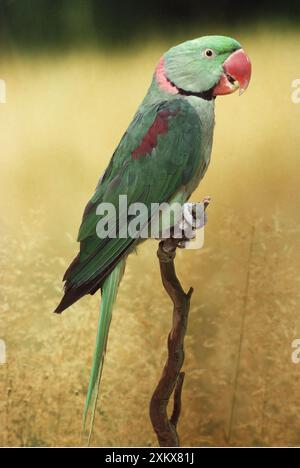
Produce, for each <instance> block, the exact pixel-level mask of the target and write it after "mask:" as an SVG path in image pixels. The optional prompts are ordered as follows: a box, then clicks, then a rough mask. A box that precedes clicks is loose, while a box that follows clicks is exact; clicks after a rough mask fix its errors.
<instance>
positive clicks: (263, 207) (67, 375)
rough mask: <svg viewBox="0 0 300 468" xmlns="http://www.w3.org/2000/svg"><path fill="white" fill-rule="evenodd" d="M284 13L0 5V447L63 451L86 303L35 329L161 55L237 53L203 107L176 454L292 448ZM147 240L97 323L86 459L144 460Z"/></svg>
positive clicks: (237, 6)
mask: <svg viewBox="0 0 300 468" xmlns="http://www.w3.org/2000/svg"><path fill="white" fill-rule="evenodd" d="M299 25H300V4H299V2H298V1H296V0H295V1H292V0H286V1H285V2H281V3H278V4H275V5H274V3H273V2H271V1H269V0H261V1H260V2H259V4H253V2H251V3H249V2H248V3H246V2H244V4H243V3H241V2H237V1H235V0H231V1H227V0H222V1H218V2H217V3H215V4H214V3H205V2H201V1H199V0H198V1H194V0H187V1H185V2H179V1H177V0H173V2H172V3H171V4H170V3H169V2H163V1H161V0H160V1H156V0H152V1H151V2H148V1H144V2H138V1H137V0H136V1H135V0H131V1H128V0H127V1H125V2H120V3H118V4H117V3H116V2H113V1H106V0H99V1H96V0H85V1H83V0H72V1H71V0H51V1H50V0H22V1H21V0H15V1H14V0H0V79H1V80H5V83H6V104H0V177H1V179H0V233H1V245H0V275H1V282H0V297H1V300H0V339H1V340H3V341H4V342H5V344H6V349H7V362H6V364H3V365H0V446H79V445H81V440H80V431H81V420H82V410H83V405H84V399H85V395H86V391H87V385H88V380H89V371H90V366H91V359H92V354H93V348H94V340H95V334H96V327H97V317H98V307H99V301H100V297H99V295H98V296H97V297H85V298H84V299H82V300H81V301H80V302H79V303H77V304H76V305H75V306H73V307H72V308H71V309H69V310H68V311H66V312H65V313H64V314H63V315H62V316H56V315H54V314H52V310H53V309H54V308H55V306H56V305H57V303H58V301H59V299H60V297H61V292H62V283H61V278H62V276H63V273H64V271H65V269H66V267H67V266H68V264H69V262H70V261H71V259H72V258H73V256H74V254H75V252H76V251H77V248H78V246H77V243H76V236H77V230H78V227H79V224H80V221H81V216H82V211H83V209H84V207H85V204H86V202H87V200H88V199H89V197H90V196H91V194H92V193H93V190H94V187H95V185H96V183H97V180H98V178H99V176H100V175H101V173H102V171H103V170H104V169H105V167H106V165H107V164H108V162H109V159H110V157H111V155H112V153H113V151H114V148H115V147H116V145H117V144H118V142H119V139H120V137H121V136H122V134H123V132H124V130H125V129H126V128H127V126H128V124H129V122H130V120H131V118H132V116H133V114H134V112H135V111H136V109H137V107H138V105H139V103H140V101H141V100H142V98H143V97H144V95H145V92H146V91H147V88H148V86H149V84H150V81H151V77H152V73H153V70H154V68H155V66H156V64H157V62H158V59H159V57H160V56H161V55H162V53H163V52H164V51H165V50H166V49H168V48H169V47H170V46H172V45H174V44H176V43H178V42H181V41H184V40H187V39H191V38H193V37H198V36H202V35H205V34H226V35H230V36H233V37H235V38H236V39H238V40H239V41H240V42H241V43H242V45H243V47H244V48H245V50H246V51H247V53H248V54H249V56H250V57H251V60H252V63H253V78H252V82H251V84H250V87H249V89H248V91H247V93H246V94H244V95H243V96H242V97H239V96H238V95H233V96H230V97H224V98H218V99H217V102H216V121H217V125H216V131H215V140H214V150H213V156H212V163H211V166H210V169H209V171H208V173H207V175H206V178H205V181H203V183H202V184H201V186H200V187H199V189H198V190H197V192H196V193H195V194H194V196H193V200H195V201H198V200H200V199H202V198H203V196H206V195H210V196H211V197H212V203H211V206H210V207H209V223H208V226H207V228H206V243H205V247H204V249H203V250H199V251H196V252H194V251H187V252H179V253H178V256H177V260H176V262H177V270H178V275H179V277H180V278H181V280H182V283H183V285H184V287H185V288H187V289H188V288H189V287H190V286H193V287H194V288H195V293H194V296H193V301H192V307H191V313H190V322H189V329H188V336H187V340H186V362H185V370H186V373H187V375H186V382H185V387H184V392H183V410H182V416H181V420H180V425H179V433H180V436H181V441H182V445H188V446H199V445H201V446H202V445H204V446H217V445H225V446H238V445H242V446H245V445H250V446H256V445H264V446H274V445H287V446H291V445H300V421H299V415H300V401H299V397H298V392H299V390H298V389H299V385H300V365H298V366H297V365H295V364H293V363H292V360H291V354H292V342H293V341H294V340H295V339H300V293H299V281H300V274H299V264H300V236H299V234H300V225H299V221H300V213H299V202H300V196H299V185H300V163H299V158H300V155H299V147H300V131H299V122H300V103H299V104H296V101H295V99H294V100H293V99H292V93H293V88H292V82H293V81H294V80H296V79H300V32H299ZM156 249H157V245H156V243H155V242H154V241H148V242H147V243H145V244H144V245H143V246H142V247H141V248H140V249H139V252H138V255H137V256H136V255H133V256H131V258H130V260H129V262H128V265H127V270H126V275H125V277H124V280H123V282H122V285H121V288H120V293H119V297H118V302H117V305H116V307H115V311H114V318H113V322H112V326H111V332H110V338H109V345H108V353H107V359H106V363H105V368H104V373H103V381H102V390H101V398H100V401H99V405H98V410H97V415H96V421H95V433H94V437H93V440H92V444H93V445H98V446H127V445H129V446H144V445H146V446H155V445H156V438H155V436H154V434H153V432H152V429H151V425H150V421H149V418H148V405H149V401H150V398H151V395H152V392H153V390H154V388H155V386H156V383H157V381H158V378H159V376H160V373H161V370H162V366H163V363H164V360H165V358H166V338H167V334H168V331H169V329H170V324H171V313H172V307H171V304H170V302H169V299H168V298H167V297H166V294H165V293H164V291H163V288H162V285H161V281H160V276H159V268H158V264H157V259H156Z"/></svg>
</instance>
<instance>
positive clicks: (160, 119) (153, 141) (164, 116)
mask: <svg viewBox="0 0 300 468" xmlns="http://www.w3.org/2000/svg"><path fill="white" fill-rule="evenodd" d="M178 112H179V110H178V111H175V112H172V111H170V110H168V109H165V110H162V111H160V112H158V114H157V116H156V118H155V120H154V122H153V124H152V125H151V127H150V128H149V130H148V132H147V133H146V135H145V136H144V138H143V139H142V141H141V143H140V145H139V146H138V147H137V148H136V149H135V150H134V151H132V153H131V156H132V157H133V159H141V158H142V157H144V156H146V155H147V154H151V152H152V150H153V149H154V148H155V147H156V145H157V138H158V136H159V135H165V134H166V133H168V130H169V124H168V117H170V115H173V116H174V115H177V114H178Z"/></svg>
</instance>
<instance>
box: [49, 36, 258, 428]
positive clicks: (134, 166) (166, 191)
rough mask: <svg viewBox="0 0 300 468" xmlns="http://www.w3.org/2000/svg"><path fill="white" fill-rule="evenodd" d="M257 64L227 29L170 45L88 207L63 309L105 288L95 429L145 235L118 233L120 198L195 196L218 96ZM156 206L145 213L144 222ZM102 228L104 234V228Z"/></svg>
mask: <svg viewBox="0 0 300 468" xmlns="http://www.w3.org/2000/svg"><path fill="white" fill-rule="evenodd" d="M250 77H251V63H250V60H249V58H248V56H247V55H246V53H245V52H244V50H243V49H242V47H241V45H240V44H239V43H238V42H237V41H236V40H234V39H231V38H229V37H223V36H206V37H201V38H198V39H194V40H190V41H187V42H184V43H182V44H179V45H177V46H176V47H173V48H171V49H170V50H169V51H168V52H166V53H165V54H164V55H163V56H162V57H161V59H160V60H159V62H158V65H157V67H156V69H155V72H154V75H153V79H152V83H151V85H150V88H149V90H148V92H147V94H146V96H145V98H144V100H143V102H142V103H141V105H140V107H139V109H138V111H137V112H136V114H135V116H134V118H133V120H132V122H131V123H130V125H129V127H128V129H127V130H126V132H125V134H124V135H123V137H122V139H121V141H120V143H119V145H118V147H117V149H116V150H115V152H114V154H113V156H112V158H111V161H110V163H109V165H108V167H107V169H106V171H105V173H104V175H103V176H102V178H101V179H100V181H99V183H98V185H97V187H96V190H95V193H94V195H93V196H92V198H91V199H90V201H89V203H88V205H87V206H86V209H85V211H84V214H83V219H82V223H81V226H80V229H79V234H78V241H79V242H80V252H79V254H78V255H77V257H76V258H75V259H74V260H73V262H72V263H71V265H70V266H69V268H68V269H67V271H66V273H65V275H64V278H63V280H64V281H65V286H64V296H63V298H62V300H61V302H60V304H59V305H58V307H57V308H56V310H55V312H56V313H61V312H62V311H63V310H65V309H66V308H67V307H69V306H70V305H71V304H73V303H74V302H75V301H77V300H78V299H80V298H81V297H82V296H84V295H85V294H94V293H95V292H96V291H97V290H98V289H100V290H101V292H102V300H101V307H100V317H99V324H98V333H97V338H96V349H95V354H94V358H93V364H92V371H91V377H90V382H89V388H88V393H87V398H86V404H85V409H84V427H85V426H86V422H87V417H88V416H90V425H89V426H90V427H89V431H90V434H91V431H92V427H93V421H94V415H95V407H96V403H97V397H98V391H99V384H100V378H101V372H102V368H103V361H104V356H105V351H106V345H107V339H108V332H109V326H110V322H111V317H112V309H113V304H114V302H115V300H116V296H117V291H118V287H119V284H120V281H121V278H122V275H123V272H124V268H125V261H126V258H127V256H128V254H129V253H130V252H132V251H133V250H134V249H135V248H136V246H137V245H138V244H139V243H140V242H141V241H142V239H141V238H139V237H136V236H130V235H127V236H124V235H122V236H121V235H118V233H120V232H121V231H122V229H123V224H124V223H125V222H128V213H126V212H125V211H126V210H125V209H123V208H120V206H119V198H120V196H123V195H126V196H127V202H128V204H133V203H143V204H144V205H146V206H147V207H149V209H150V206H152V204H153V203H155V204H157V205H159V204H162V203H169V205H172V204H173V203H175V202H176V203H181V204H182V205H183V204H184V203H185V202H186V201H187V200H188V199H189V197H190V196H191V194H192V193H193V191H194V190H195V189H196V188H197V186H198V184H199V182H200V181H201V179H202V178H203V176H204V174H205V172H206V170H207V167H208V165H209V162H210V156H211V150H212V143H213V131H214V121H215V116H214V108H215V98H216V97H217V96H219V95H226V94H231V93H233V92H234V91H236V90H237V89H238V88H239V89H240V93H242V92H243V91H245V90H246V88H247V87H248V84H249V81H250ZM103 203H110V204H112V205H113V206H115V208H116V211H117V213H118V217H117V218H116V220H115V221H114V220H110V221H111V222H113V224H114V225H113V227H112V228H111V230H113V231H115V233H117V235H115V236H109V235H108V234H107V235H106V236H105V235H101V233H100V235H99V229H98V228H97V226H98V222H99V211H98V210H97V208H98V207H99V206H100V205H101V204H103ZM152 216H153V213H152V212H151V215H150V214H148V213H147V215H145V216H144V217H143V218H142V219H140V223H141V226H142V227H143V228H145V227H147V225H148V224H149V223H150V222H151V219H152ZM102 234H103V233H102Z"/></svg>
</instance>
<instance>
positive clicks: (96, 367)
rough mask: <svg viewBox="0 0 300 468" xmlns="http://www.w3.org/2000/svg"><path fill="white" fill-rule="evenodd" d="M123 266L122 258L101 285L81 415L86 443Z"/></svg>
mask: <svg viewBox="0 0 300 468" xmlns="http://www.w3.org/2000/svg"><path fill="white" fill-rule="evenodd" d="M124 267H125V260H124V259H122V260H120V262H119V263H118V264H117V265H116V267H115V268H114V269H113V271H112V272H111V273H110V274H109V275H108V276H107V278H106V279H105V281H104V283H103V285H102V300H101V306H100V316H99V322H98V332H97V338H96V348H95V353H94V358H93V364H92V370H91V376H90V382H89V388H88V392H87V397H86V402H85V408H84V415H83V433H85V432H86V431H88V434H89V436H88V444H89V443H90V439H91V435H92V431H93V425H94V418H95V410H96V405H97V399H98V392H99V385H100V380H101V374H102V369H103V363H104V358H105V352H106V345H107V338H108V332H109V326H110V322H111V318H112V310H113V306H114V303H115V300H116V297H117V292H118V287H119V284H120V281H121V279H122V276H123V272H124ZM87 426H88V428H87Z"/></svg>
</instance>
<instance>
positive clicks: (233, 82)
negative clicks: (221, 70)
mask: <svg viewBox="0 0 300 468" xmlns="http://www.w3.org/2000/svg"><path fill="white" fill-rule="evenodd" d="M226 76H227V79H228V81H229V83H231V84H232V85H234V84H235V83H236V79H235V78H233V77H232V76H231V75H229V74H228V73H227V74H226Z"/></svg>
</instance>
